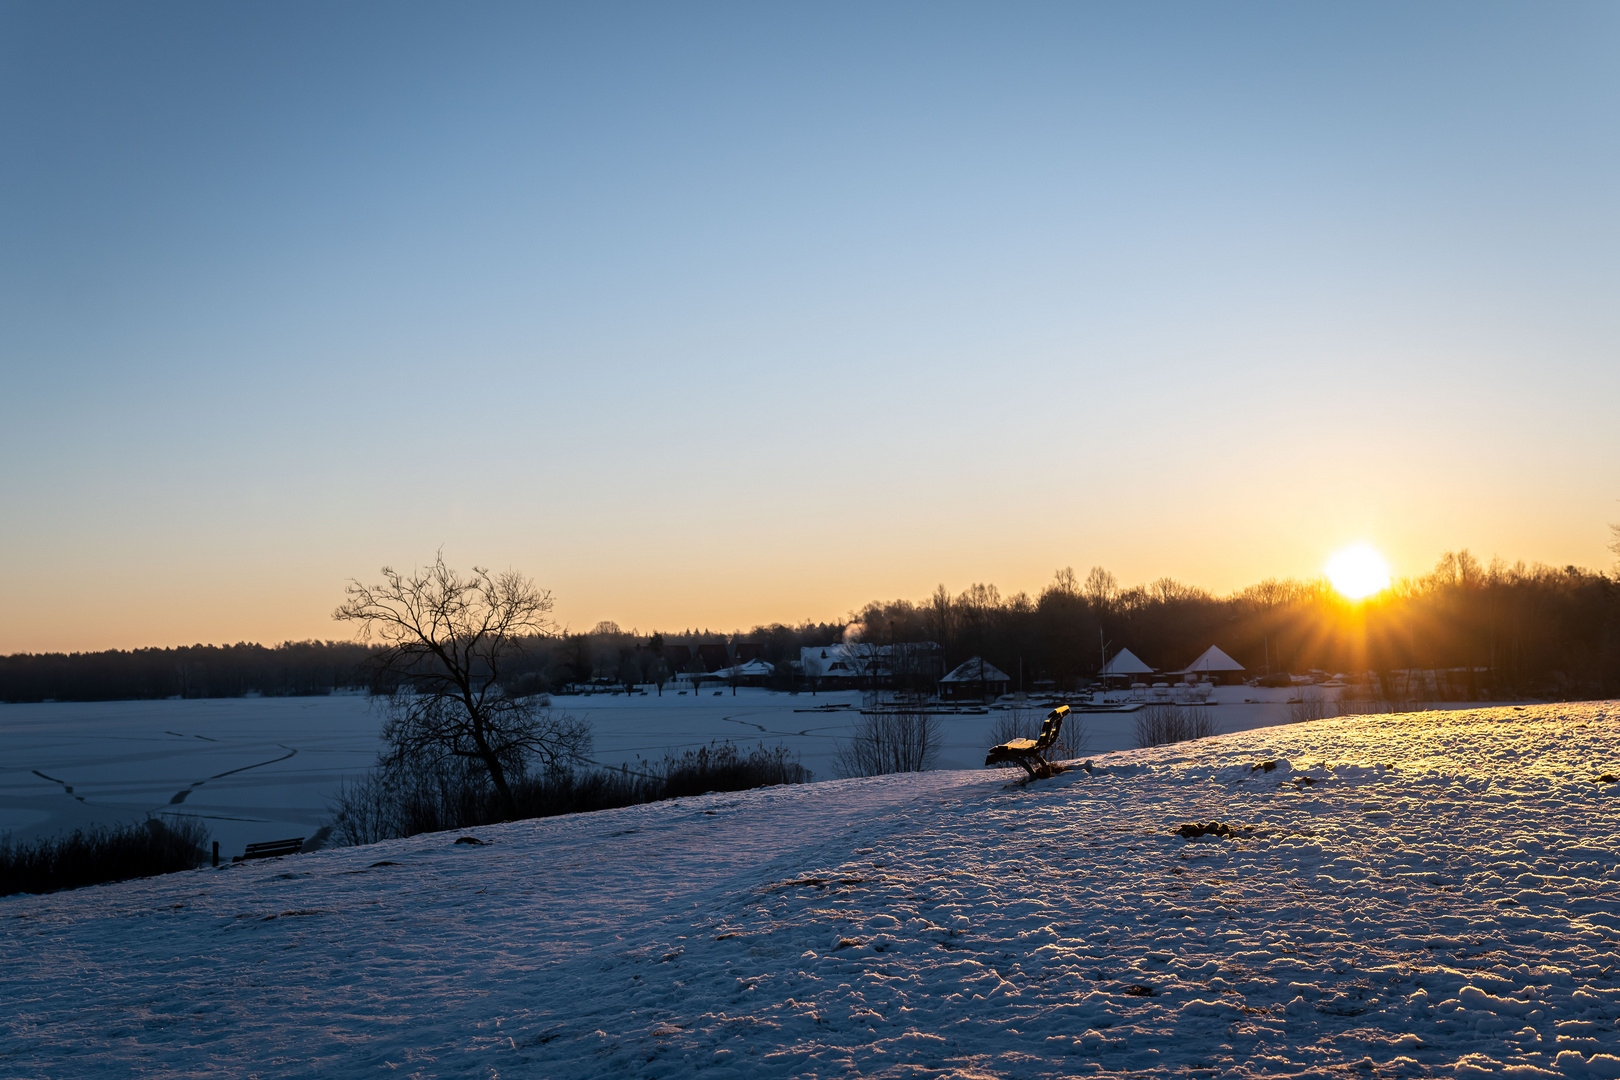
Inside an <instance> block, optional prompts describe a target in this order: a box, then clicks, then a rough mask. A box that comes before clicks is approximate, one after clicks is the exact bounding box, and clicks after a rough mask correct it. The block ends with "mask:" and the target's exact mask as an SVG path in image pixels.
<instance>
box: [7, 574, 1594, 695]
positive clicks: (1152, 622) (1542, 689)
mask: <svg viewBox="0 0 1620 1080" xmlns="http://www.w3.org/2000/svg"><path fill="white" fill-rule="evenodd" d="M853 640H861V641H866V642H870V643H873V644H877V645H887V644H891V643H896V642H912V641H933V642H937V643H939V644H940V645H941V646H943V648H944V650H945V664H946V667H947V669H948V668H950V667H952V666H954V665H956V664H958V663H960V662H962V661H964V660H967V659H969V658H970V657H973V656H982V657H984V658H985V659H986V660H988V661H989V662H990V663H992V664H994V665H996V666H997V667H999V668H1001V669H1002V670H1003V671H1005V672H1007V673H1008V675H1009V676H1011V678H1012V680H1013V682H1012V686H1013V689H1015V690H1016V689H1019V688H1020V687H1022V688H1024V689H1028V690H1041V689H1047V688H1052V689H1064V690H1068V689H1075V688H1077V687H1079V686H1081V685H1083V684H1084V683H1085V682H1086V681H1088V680H1089V679H1091V678H1093V677H1094V676H1095V675H1096V672H1097V670H1098V668H1099V667H1100V666H1101V665H1102V663H1103V658H1104V656H1105V655H1107V656H1112V655H1113V654H1114V653H1116V652H1118V651H1119V650H1120V649H1121V648H1128V649H1130V650H1131V651H1132V652H1133V653H1135V654H1136V655H1137V656H1139V657H1140V658H1141V659H1143V660H1144V661H1146V662H1147V663H1148V664H1150V665H1152V666H1154V667H1155V668H1160V669H1163V670H1174V669H1176V668H1180V667H1183V666H1185V665H1186V664H1188V663H1189V662H1191V661H1192V660H1193V659H1194V658H1195V657H1197V656H1198V655H1199V654H1200V653H1201V652H1203V650H1204V649H1205V648H1207V647H1208V646H1210V645H1218V646H1220V648H1221V649H1223V650H1225V651H1226V652H1227V653H1229V654H1230V655H1231V656H1233V657H1234V658H1235V659H1237V661H1238V662H1239V663H1241V664H1243V665H1244V667H1245V668H1247V669H1248V672H1249V673H1250V674H1251V675H1254V676H1259V675H1265V674H1272V675H1277V674H1279V673H1287V672H1292V673H1296V674H1298V673H1304V672H1308V671H1311V670H1313V669H1316V670H1322V671H1326V672H1329V673H1337V672H1350V673H1358V674H1359V673H1363V672H1368V671H1371V672H1373V673H1374V677H1375V689H1376V688H1377V687H1378V686H1382V687H1386V688H1387V687H1389V686H1392V685H1395V684H1396V683H1397V682H1398V681H1399V680H1397V679H1392V678H1391V673H1393V672H1395V671H1401V670H1421V671H1425V672H1431V673H1434V674H1433V676H1432V677H1431V678H1430V680H1429V682H1428V683H1427V685H1429V686H1430V687H1431V688H1433V689H1431V693H1434V691H1435V690H1438V694H1437V696H1440V697H1449V698H1455V699H1463V700H1469V699H1497V700H1500V699H1504V698H1556V699H1568V698H1595V697H1611V696H1615V695H1616V694H1620V576H1609V575H1605V574H1602V573H1597V572H1594V571H1589V570H1582V569H1580V568H1578V567H1573V566H1568V567H1563V568H1561V569H1559V568H1553V567H1547V566H1539V565H1538V566H1529V567H1527V566H1525V565H1524V564H1522V563H1519V564H1515V565H1511V566H1509V565H1507V564H1504V563H1502V562H1500V561H1495V562H1492V563H1490V564H1489V565H1486V564H1482V563H1481V562H1480V561H1479V560H1477V559H1475V558H1474V557H1473V556H1472V555H1470V554H1469V553H1468V552H1467V551H1460V552H1448V553H1447V554H1446V555H1445V556H1444V557H1443V558H1442V559H1441V560H1440V561H1439V564H1438V565H1437V566H1436V567H1435V569H1434V571H1433V572H1432V573H1429V574H1426V575H1423V576H1421V577H1417V578H1408V579H1403V580H1401V581H1399V582H1397V583H1395V584H1394V585H1393V586H1392V587H1391V588H1390V589H1389V590H1387V591H1386V592H1384V593H1382V594H1380V595H1379V596H1378V597H1376V598H1374V599H1372V600H1369V601H1367V602H1365V603H1362V604H1353V603H1350V602H1348V601H1346V600H1344V599H1343V598H1342V597H1340V596H1339V595H1338V594H1337V593H1336V592H1334V591H1333V589H1332V588H1331V587H1330V586H1329V585H1328V584H1327V582H1326V581H1325V580H1320V579H1317V580H1308V581H1297V580H1288V581H1276V580H1268V581H1264V582H1261V583H1260V584H1258V585H1254V586H1251V587H1249V588H1247V589H1244V590H1242V591H1241V592H1238V593H1234V594H1233V595H1231V596H1225V597H1216V596H1213V595H1211V594H1210V593H1208V592H1205V591H1204V590H1202V589H1198V588H1194V587H1192V586H1189V585H1184V584H1182V583H1180V582H1176V581H1172V580H1170V579H1168V578H1161V579H1160V580H1158V581H1155V582H1153V583H1152V584H1150V585H1140V586H1136V587H1134V588H1121V587H1120V586H1119V584H1118V583H1117V581H1116V580H1115V579H1114V576H1113V575H1112V574H1110V573H1108V572H1107V571H1105V570H1102V569H1101V568H1095V569H1093V570H1092V571H1091V572H1090V574H1088V575H1087V576H1086V577H1085V578H1084V579H1081V578H1080V577H1078V576H1077V575H1076V574H1075V573H1074V572H1073V571H1072V570H1067V569H1065V570H1060V571H1058V573H1057V574H1056V575H1055V577H1054V578H1053V580H1052V582H1051V583H1050V584H1049V585H1047V587H1046V588H1045V589H1043V590H1041V592H1040V593H1039V595H1036V596H1030V595H1028V594H1027V593H1022V592H1020V593H1017V594H1014V595H1012V596H1002V595H1001V594H1000V592H999V591H998V590H997V589H996V587H995V586H993V585H974V586H972V587H971V588H969V589H966V590H965V591H963V592H962V593H960V594H958V595H952V594H951V593H950V592H948V591H947V590H946V589H945V588H944V587H943V586H941V587H940V588H938V589H937V590H935V592H934V594H933V595H932V596H929V597H927V598H925V599H923V600H920V601H911V600H893V601H887V602H873V603H870V604H868V605H866V607H865V608H864V609H863V610H862V611H860V612H858V613H855V614H853V615H852V616H851V617H850V618H848V619H846V620H844V621H842V622H828V623H802V624H799V625H787V624H782V623H776V624H772V625H770V626H757V627H754V628H753V629H751V630H748V631H746V632H741V631H739V632H735V633H724V634H723V633H714V632H711V631H697V630H686V631H683V632H679V633H671V632H665V633H655V634H638V633H634V632H625V631H622V630H621V629H620V628H619V627H617V626H615V625H614V624H612V623H601V624H598V625H597V626H596V627H595V628H594V629H592V630H590V631H588V632H584V633H572V632H563V633H560V634H558V635H557V636H555V637H548V638H542V639H536V640H535V641H533V642H532V647H531V648H530V649H529V650H528V656H527V662H526V664H525V665H524V666H523V667H522V668H520V669H518V670H516V671H514V672H513V675H512V680H511V685H510V686H509V689H510V690H512V691H514V692H518V693H532V692H540V691H548V690H561V689H564V688H565V687H568V686H577V685H580V684H584V683H590V682H593V681H594V682H598V683H641V684H646V683H655V682H661V681H665V680H667V679H668V678H669V677H670V676H671V675H673V674H674V671H675V669H676V668H680V667H683V666H684V667H690V666H692V665H697V664H699V663H702V662H704V658H703V657H702V656H701V655H700V652H706V653H707V660H708V662H709V663H710V664H711V665H712V663H713V658H714V657H715V656H716V655H717V654H718V655H729V656H731V657H733V658H735V657H737V656H739V655H740V654H746V656H747V658H750V659H751V658H753V657H755V656H757V657H759V658H761V659H764V660H765V661H767V662H769V663H770V664H772V665H773V666H774V667H775V669H776V672H777V674H776V679H775V682H776V684H777V686H778V687H779V688H781V689H791V688H794V687H795V686H796V685H797V681H798V677H797V676H796V674H795V672H794V670H793V667H792V664H793V662H794V661H796V660H797V659H798V658H799V650H800V648H801V647H806V646H824V645H828V644H832V643H835V642H840V641H853ZM704 645H707V646H710V648H709V649H707V650H701V651H700V648H699V647H700V646H704ZM681 646H684V647H685V648H684V649H683V648H681ZM716 646H719V647H721V649H720V650H717V649H716V648H715V647H716ZM738 646H748V647H747V648H746V649H739V648H738ZM370 652H371V650H370V648H369V647H367V646H365V645H361V644H356V643H353V642H340V641H305V642H287V643H284V644H281V645H275V646H264V645H254V644H238V645H222V646H215V645H193V646H189V647H185V648H172V649H158V648H152V649H135V650H130V651H120V650H113V651H108V652H96V653H73V654H61V653H43V654H30V653H20V654H16V655H13V656H7V657H3V658H0V700H4V701H8V702H28V701H46V700H57V701H110V700H118V699H137V698H168V697H182V698H201V697H240V696H243V695H246V694H261V695H265V696H287V695H309V694H328V693H331V692H332V691H333V690H339V689H345V688H357V689H358V688H365V687H367V685H368V679H369V674H368V669H367V666H366V664H365V661H366V659H367V657H368V656H369V655H370ZM711 670H712V667H711Z"/></svg>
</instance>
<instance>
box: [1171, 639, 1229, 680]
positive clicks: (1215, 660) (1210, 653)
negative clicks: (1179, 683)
mask: <svg viewBox="0 0 1620 1080" xmlns="http://www.w3.org/2000/svg"><path fill="white" fill-rule="evenodd" d="M1242 670H1244V668H1243V665H1242V664H1240V663H1238V662H1237V661H1236V660H1234V659H1232V658H1231V657H1230V656H1227V655H1226V654H1225V653H1224V652H1222V651H1221V650H1220V647H1219V646H1217V645H1211V646H1210V647H1209V648H1207V649H1205V650H1204V654H1203V655H1202V656H1200V657H1199V658H1198V659H1196V660H1194V661H1193V662H1192V663H1190V664H1188V665H1187V666H1186V667H1184V668H1182V669H1181V670H1180V671H1178V672H1176V674H1178V675H1186V674H1189V673H1192V672H1197V671H1242Z"/></svg>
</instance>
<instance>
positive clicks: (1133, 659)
mask: <svg viewBox="0 0 1620 1080" xmlns="http://www.w3.org/2000/svg"><path fill="white" fill-rule="evenodd" d="M1101 674H1103V675H1151V674H1153V669H1152V668H1150V667H1148V666H1147V665H1146V664H1144V663H1142V661H1141V660H1139V659H1137V656H1136V654H1135V653H1133V652H1131V650H1129V649H1121V650H1119V652H1117V653H1115V654H1114V658H1113V659H1112V660H1110V661H1108V663H1106V664H1104V665H1103V669H1102V672H1101Z"/></svg>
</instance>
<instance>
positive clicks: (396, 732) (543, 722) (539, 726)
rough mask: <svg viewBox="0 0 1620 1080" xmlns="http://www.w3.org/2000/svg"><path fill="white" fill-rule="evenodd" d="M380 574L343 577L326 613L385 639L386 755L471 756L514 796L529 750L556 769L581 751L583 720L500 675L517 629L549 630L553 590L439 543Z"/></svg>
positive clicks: (396, 759)
mask: <svg viewBox="0 0 1620 1080" xmlns="http://www.w3.org/2000/svg"><path fill="white" fill-rule="evenodd" d="M382 577H383V580H382V582H381V583H380V584H377V585H362V584H360V582H358V581H355V580H352V579H351V580H350V582H349V585H348V588H347V589H346V590H345V592H346V593H347V595H348V597H349V598H348V600H347V601H346V602H345V603H343V604H342V605H341V606H339V607H338V609H337V610H336V611H334V612H333V613H332V617H333V618H334V619H336V620H338V621H339V622H357V623H359V624H360V628H361V637H362V638H364V639H366V640H373V639H375V640H379V641H380V642H381V644H382V646H383V648H382V649H381V650H380V651H379V652H378V653H377V656H376V659H375V661H374V665H375V666H374V673H375V675H376V676H377V678H376V679H375V680H374V683H375V684H376V685H379V686H382V687H385V688H386V689H387V697H386V699H385V702H384V705H383V709H384V713H385V715H386V717H387V721H386V723H385V724H384V725H383V739H384V740H385V741H386V742H387V743H388V746H389V749H388V751H387V752H386V754H385V755H384V763H385V764H394V765H419V764H422V763H426V762H435V761H442V760H445V759H447V758H448V759H456V760H460V761H464V762H468V763H473V762H476V763H478V764H480V765H482V767H483V768H484V770H485V771H486V772H487V773H488V776H489V782H490V784H491V785H492V786H493V787H494V788H495V791H496V793H497V794H498V796H499V797H500V799H501V801H502V803H504V804H505V805H506V806H507V807H511V806H512V791H511V787H510V784H509V779H510V778H511V777H514V776H521V775H522V774H523V772H524V771H525V770H526V769H527V767H528V765H529V762H530V761H531V760H532V759H535V758H538V759H539V760H540V762H541V763H542V764H543V765H544V766H545V767H546V768H547V769H551V770H555V769H559V768H565V767H567V766H568V765H570V764H572V763H573V762H575V761H578V760H580V759H581V758H583V757H584V755H585V754H587V753H589V749H590V729H589V727H588V726H587V725H585V724H584V723H583V722H581V721H578V720H574V719H572V718H571V717H568V716H553V715H552V713H551V711H550V710H549V709H547V708H544V707H542V706H541V705H540V703H539V702H538V701H537V700H536V699H535V698H533V697H520V696H514V695H510V694H508V693H507V692H506V691H505V689H503V687H502V685H501V680H502V677H503V675H504V674H505V672H506V670H507V665H508V663H509V662H510V661H512V660H514V659H516V658H517V656H518V655H519V654H521V652H522V650H523V642H524V638H526V637H534V636H538V635H543V634H546V633H549V632H550V631H551V630H552V623H551V620H550V618H549V615H550V612H551V607H552V600H551V593H550V592H549V591H546V590H542V589H539V588H536V587H535V584H534V582H533V581H531V580H530V579H529V578H527V577H525V576H523V575H522V574H520V573H518V572H517V571H515V570H508V571H505V572H504V573H500V574H491V573H490V572H489V571H488V570H486V569H484V568H483V567H476V566H475V567H473V570H472V573H471V574H470V575H468V576H466V577H463V576H462V575H460V574H459V573H457V572H456V571H454V570H452V569H450V568H449V567H447V566H446V565H445V564H444V553H443V552H440V553H439V554H438V555H437V556H436V558H435V559H434V563H433V565H432V566H431V567H428V568H427V569H425V570H417V571H415V572H413V573H412V574H410V575H406V574H402V573H400V572H398V571H396V570H394V569H393V568H392V567H387V566H385V567H383V568H382Z"/></svg>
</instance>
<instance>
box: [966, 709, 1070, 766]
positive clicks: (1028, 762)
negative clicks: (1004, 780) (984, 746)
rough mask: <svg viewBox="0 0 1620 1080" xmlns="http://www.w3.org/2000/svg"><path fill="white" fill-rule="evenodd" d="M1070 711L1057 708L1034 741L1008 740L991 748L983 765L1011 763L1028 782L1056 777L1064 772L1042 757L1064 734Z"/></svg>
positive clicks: (1048, 717) (1047, 715)
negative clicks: (1026, 777) (1028, 779)
mask: <svg viewBox="0 0 1620 1080" xmlns="http://www.w3.org/2000/svg"><path fill="white" fill-rule="evenodd" d="M1068 715H1069V707H1068V706H1067V705H1059V706H1058V707H1057V708H1055V709H1053V710H1052V711H1051V712H1049V713H1047V714H1046V722H1045V723H1044V724H1042V725H1041V733H1040V735H1039V736H1038V737H1037V738H1033V739H1011V740H1008V741H1007V742H1004V743H1002V744H1001V745H1000V746H992V747H991V748H990V753H989V754H987V755H986V756H985V759H984V763H985V764H986V765H996V764H999V763H1000V762H1003V761H1014V762H1017V763H1018V764H1019V765H1022V766H1023V767H1024V770H1025V771H1026V772H1028V773H1029V778H1030V779H1031V780H1040V779H1043V778H1045V777H1048V776H1053V775H1056V774H1057V773H1060V772H1062V771H1063V770H1062V769H1061V768H1059V767H1058V766H1056V765H1053V764H1052V763H1051V762H1050V761H1047V760H1046V758H1045V757H1044V756H1043V755H1044V754H1045V752H1046V751H1047V750H1049V749H1051V748H1052V746H1053V745H1055V744H1056V743H1057V740H1058V733H1059V732H1060V731H1062V730H1063V721H1064V720H1065V719H1067V718H1068Z"/></svg>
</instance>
